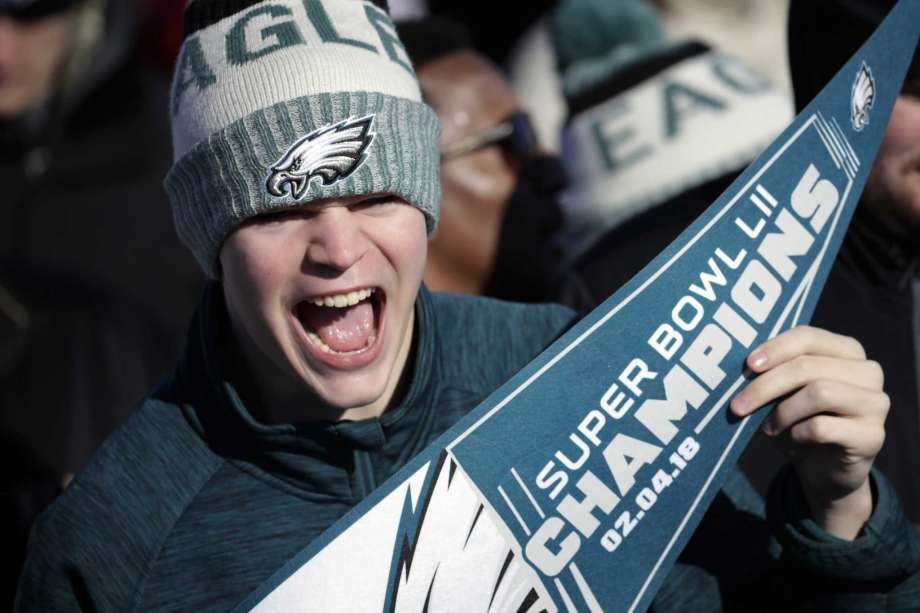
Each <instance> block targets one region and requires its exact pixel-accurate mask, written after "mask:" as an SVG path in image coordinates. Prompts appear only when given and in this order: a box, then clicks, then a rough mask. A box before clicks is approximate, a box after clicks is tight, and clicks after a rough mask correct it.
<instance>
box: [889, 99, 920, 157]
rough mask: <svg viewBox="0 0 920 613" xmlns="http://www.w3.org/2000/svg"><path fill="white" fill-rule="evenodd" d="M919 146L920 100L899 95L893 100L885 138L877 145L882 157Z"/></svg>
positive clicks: (902, 153) (903, 152)
mask: <svg viewBox="0 0 920 613" xmlns="http://www.w3.org/2000/svg"><path fill="white" fill-rule="evenodd" d="M918 147H920V100H918V99H913V98H908V97H904V96H901V97H899V98H898V99H897V101H896V102H895V106H894V109H893V110H892V112H891V120H890V121H889V122H888V128H887V129H886V130H885V138H884V139H883V140H882V144H881V146H880V147H879V157H880V158H882V159H887V158H893V157H899V156H902V155H904V154H905V153H907V152H908V151H911V150H914V151H916V150H917V149H918Z"/></svg>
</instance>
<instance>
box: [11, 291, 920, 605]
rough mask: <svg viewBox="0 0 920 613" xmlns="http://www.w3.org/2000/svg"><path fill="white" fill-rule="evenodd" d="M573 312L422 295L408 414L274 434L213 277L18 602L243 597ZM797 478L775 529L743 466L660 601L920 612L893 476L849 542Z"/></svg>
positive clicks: (913, 544) (78, 488)
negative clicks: (165, 364)
mask: <svg viewBox="0 0 920 613" xmlns="http://www.w3.org/2000/svg"><path fill="white" fill-rule="evenodd" d="M574 319H575V316H574V314H573V312H571V311H569V310H568V309H565V308H563V307H559V306H555V305H519V304H512V303H505V302H499V301H494V300H488V299H481V298H472V297H461V296H451V295H437V294H436V295H432V294H429V293H428V292H427V291H426V290H425V288H422V289H421V291H420V293H419V297H418V300H417V302H416V334H415V337H414V338H415V340H414V347H413V356H414V357H413V360H412V361H411V362H410V364H411V366H410V368H411V369H412V371H411V380H410V382H409V384H408V386H407V388H406V391H405V395H404V397H403V398H402V400H401V402H400V404H399V406H397V407H395V408H394V409H392V410H390V411H388V412H386V413H385V414H384V415H383V416H381V417H380V418H379V419H368V420H362V421H356V422H340V423H309V424H297V425H275V426H267V425H264V424H261V423H259V422H258V421H256V419H255V418H254V417H253V416H252V414H251V413H250V412H249V411H248V410H247V409H246V407H245V406H244V405H243V403H242V401H241V400H240V397H239V396H238V395H237V393H236V391H235V387H234V384H233V382H232V381H231V380H229V376H228V374H227V373H229V372H230V369H228V368H225V364H224V362H223V360H224V356H228V355H232V353H231V352H228V351H224V350H223V349H222V347H223V346H224V345H225V343H226V342H227V339H228V334H229V325H228V321H227V315H226V311H225V306H224V303H223V297H222V294H221V292H220V291H219V288H217V287H216V286H212V287H211V288H210V289H209V290H208V292H207V293H206V295H205V297H204V299H203V301H202V304H201V306H200V308H199V311H198V314H197V315H196V318H195V321H194V322H193V325H192V327H191V330H190V333H189V339H188V345H187V348H186V354H185V357H184V358H183V360H182V362H181V363H180V365H179V367H178V368H177V370H176V372H175V374H174V376H173V377H172V379H171V380H170V381H168V382H167V383H166V384H165V385H164V386H162V387H161V388H160V389H159V390H158V391H156V392H155V393H154V394H152V395H151V396H150V397H148V398H147V399H145V400H144V401H143V402H142V403H141V405H140V406H139V407H138V408H137V409H136V410H135V412H134V413H133V414H132V416H131V417H130V418H129V420H128V421H127V422H126V423H125V424H124V425H123V426H122V427H121V429H120V430H118V431H117V432H116V433H115V434H114V435H113V436H111V437H110V438H109V439H108V440H107V441H106V443H105V444H104V445H103V446H102V447H101V448H100V449H99V451H98V452H97V454H96V456H95V457H94V459H93V461H92V462H91V464H90V465H89V467H88V468H87V469H86V470H85V471H84V472H82V473H81V474H80V475H78V476H77V477H76V479H74V481H73V483H72V484H71V485H70V487H69V488H68V489H67V490H66V491H65V492H64V494H63V495H62V496H61V497H60V498H59V499H58V500H57V502H56V503H55V504H54V505H52V507H51V508H50V509H49V510H48V511H47V512H46V513H45V514H44V515H43V516H42V517H41V519H40V520H39V522H38V523H37V525H36V527H35V530H34V532H33V536H32V541H31V545H30V552H29V559H28V561H27V564H26V569H25V571H24V573H23V576H22V578H21V580H20V588H19V596H18V602H17V609H18V610H21V611H33V610H36V611H37V610H40V611H47V610H68V609H78V608H79V609H87V610H101V611H120V612H122V611H149V610H175V609H182V610H195V611H197V612H199V613H200V612H203V611H223V610H227V609H229V608H231V607H233V606H234V605H236V604H237V603H239V602H240V601H242V600H243V599H244V598H245V597H246V596H247V595H248V594H249V593H250V592H251V591H253V590H254V589H255V588H256V587H258V586H259V585H260V584H261V583H262V582H263V581H265V580H266V579H267V578H268V577H269V576H270V575H272V574H273V573H274V572H275V571H276V570H278V569H279V568H280V567H281V566H282V565H283V564H284V563H285V562H287V561H288V560H289V559H290V558H292V557H293V556H294V555H295V554H296V553H297V552H299V551H300V550H301V549H302V548H303V547H304V546H306V545H307V544H308V543H310V541H311V540H313V539H314V538H315V537H316V536H318V535H319V534H320V533H321V532H323V531H324V530H325V529H326V528H328V527H329V526H330V525H331V524H332V523H333V522H335V521H336V520H337V519H338V518H339V517H341V516H342V515H344V514H345V513H346V512H347V511H348V510H349V509H351V508H352V507H353V506H354V505H355V504H357V503H358V502H359V501H361V500H362V499H363V498H364V497H365V496H367V494H368V493H369V492H371V491H372V490H373V489H374V488H376V487H377V486H378V485H380V484H381V483H383V481H384V480H385V479H387V478H388V477H389V476H390V475H392V474H393V473H395V472H396V471H397V470H398V469H399V468H400V467H402V466H403V465H404V464H405V463H406V462H407V461H408V460H409V459H410V458H411V457H413V456H414V455H415V454H417V453H418V452H419V451H421V450H422V449H423V448H424V447H425V446H426V445H427V444H428V443H429V442H430V441H432V440H433V439H434V438H436V437H437V436H438V435H439V434H441V433H442V432H444V431H445V430H447V429H448V428H449V427H450V426H451V425H453V424H454V423H455V422H456V421H457V420H458V419H459V418H460V417H462V416H463V415H464V414H466V413H467V412H468V411H469V410H471V409H472V408H473V407H475V406H476V405H477V404H478V403H479V402H480V401H481V400H482V399H484V398H485V397H486V396H487V395H488V394H489V393H490V392H491V391H493V390H494V389H495V388H497V387H498V386H499V385H500V384H501V383H503V382H504V381H505V380H506V379H508V378H509V377H510V376H511V375H512V374H514V373H515V372H516V371H517V370H518V369H520V368H521V367H522V366H524V365H525V364H526V363H527V362H528V361H530V360H531V359H532V358H533V357H535V356H536V355H537V354H538V353H539V352H540V351H541V350H542V349H543V348H544V347H545V346H547V345H548V344H549V343H550V342H551V341H552V340H554V339H555V338H556V337H558V336H559V335H560V334H561V333H562V332H564V331H565V330H566V329H567V328H568V327H569V326H570V325H571V324H572V323H573V321H574ZM784 474H785V475H786V477H784V478H783V479H782V480H781V483H780V485H779V486H778V487H776V488H775V492H774V494H775V495H774V496H773V497H772V498H774V499H775V500H774V501H772V502H771V505H770V507H771V516H772V533H773V536H774V537H775V538H774V539H773V540H772V541H771V537H770V534H771V528H770V527H769V526H768V523H767V522H766V521H765V519H764V509H763V504H762V502H761V501H760V499H759V498H758V497H757V495H756V494H755V493H754V492H753V490H752V489H751V488H750V486H749V485H748V484H747V482H746V481H745V480H744V478H743V477H741V476H740V474H739V473H734V474H733V475H732V476H731V477H730V479H729V480H728V482H727V483H726V485H725V486H724V488H723V490H722V491H721V492H720V494H719V495H718V496H717V497H716V500H715V502H714V504H713V506H712V507H711V509H710V511H709V512H708V513H707V515H706V517H705V518H704V520H703V522H702V523H701V525H700V527H699V529H698V530H697V532H696V533H695V535H694V537H693V539H691V542H690V544H689V546H688V547H687V549H686V550H685V551H684V553H683V555H682V556H681V558H680V561H679V563H678V565H677V566H676V567H675V568H674V569H673V570H672V571H671V574H670V575H669V576H668V578H667V580H666V582H665V584H664V586H663V587H662V589H661V590H660V592H659V594H658V597H657V599H656V601H655V604H654V606H653V608H654V610H656V611H657V610H662V611H665V610H669V611H670V610H675V611H676V610H680V611H694V610H699V611H713V610H720V609H732V608H743V609H745V610H749V609H750V608H751V607H752V606H753V605H757V606H761V605H762V606H764V607H766V608H773V607H778V606H784V607H785V608H791V607H790V606H789V605H788V604H786V603H792V604H797V605H809V606H814V607H815V608H816V609H824V610H826V609H827V607H828V606H834V607H843V606H845V605H853V606H859V607H860V609H858V610H863V609H865V608H869V609H873V610H878V609H880V608H884V607H885V606H886V605H887V606H889V607H894V606H900V607H901V608H905V609H906V608H909V607H910V606H911V605H913V606H914V607H917V608H920V579H918V577H917V572H918V571H917V569H918V568H920V544H918V540H917V536H916V535H915V534H914V533H913V531H912V529H911V528H910V526H909V525H908V523H907V522H906V520H905V519H904V517H903V514H902V513H901V511H900V507H899V506H898V503H897V500H896V499H895V498H894V497H893V496H892V494H891V490H890V488H889V486H888V485H887V484H886V483H885V482H884V481H883V480H882V479H881V478H876V479H875V492H876V509H875V512H874V514H873V516H872V518H871V520H870V522H869V523H868V524H867V526H866V528H865V530H864V534H863V535H862V536H860V538H858V539H857V540H856V541H854V542H852V543H850V542H844V541H839V540H837V539H834V538H833V537H831V536H829V535H827V534H825V533H823V532H822V531H821V530H819V529H818V528H817V527H816V526H815V525H814V523H813V522H810V521H809V520H807V519H806V517H807V515H805V514H803V513H802V507H801V504H802V503H801V500H800V494H799V493H798V492H797V489H796V488H797V485H796V482H795V480H794V478H792V477H791V473H789V472H787V473H784ZM771 543H772V544H771ZM780 544H782V545H781V546H780ZM356 580H360V578H356Z"/></svg>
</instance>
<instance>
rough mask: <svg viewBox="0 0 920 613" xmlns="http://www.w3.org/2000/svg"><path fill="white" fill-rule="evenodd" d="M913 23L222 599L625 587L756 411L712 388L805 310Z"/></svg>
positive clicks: (543, 600)
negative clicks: (572, 319)
mask: <svg viewBox="0 0 920 613" xmlns="http://www.w3.org/2000/svg"><path fill="white" fill-rule="evenodd" d="M918 27H920V2H917V1H916V0H902V1H901V2H900V3H899V4H898V5H897V6H895V8H894V9H893V10H892V12H891V13H890V14H889V16H888V17H887V18H886V20H885V21H884V22H883V24H882V25H881V26H880V27H879V29H878V31H877V32H876V33H875V34H874V35H873V36H872V37H871V38H870V39H869V41H867V42H866V44H865V45H864V46H863V47H862V48H861V49H860V50H859V51H858V52H857V53H856V54H855V55H854V56H853V58H852V59H851V60H850V61H849V62H848V63H847V64H846V65H845V66H844V67H843V68H842V69H841V70H840V72H839V73H838V74H837V76H836V77H835V78H834V79H833V80H832V81H831V82H830V83H829V84H828V85H827V86H826V87H825V88H824V90H822V92H821V93H820V94H819V95H818V96H817V98H816V99H815V100H814V101H813V102H812V103H811V104H810V105H809V106H808V107H806V108H805V110H804V111H803V112H802V113H801V114H800V115H799V116H798V117H797V118H796V119H795V120H794V121H793V122H792V124H791V125H790V126H789V127H788V128H786V130H785V131H784V132H783V133H782V134H781V135H780V136H779V137H778V138H777V139H776V140H775V141H774V142H773V143H772V144H771V145H770V146H769V147H768V148H767V149H766V150H765V151H764V152H763V153H762V154H761V155H760V157H758V159H757V160H755V162H754V163H753V164H751V166H750V167H749V168H748V169H747V170H746V171H745V172H744V173H743V174H742V175H741V176H740V177H739V178H738V179H737V180H736V181H735V182H734V183H733V184H732V186H731V187H730V188H729V189H728V190H727V191H726V192H725V193H724V194H723V195H722V196H721V197H720V198H719V199H718V200H717V201H716V202H715V203H714V204H713V205H712V206H710V208H709V209H708V210H707V211H706V212H705V213H704V214H703V215H702V216H701V217H700V218H699V219H698V220H697V221H696V222H695V223H694V224H692V225H691V226H690V227H689V228H688V229H687V230H686V231H685V232H683V233H682V234H681V235H680V237H679V238H678V239H677V240H676V241H675V242H674V243H673V244H672V245H670V246H669V247H668V248H667V249H666V250H665V251H664V252H663V253H662V254H660V255H659V256H658V257H657V258H656V259H655V260H654V261H653V262H652V263H650V264H649V265H648V266H647V267H646V268H645V269H644V270H643V271H642V272H641V273H640V274H638V275H637V276H636V277H635V278H634V279H633V280H632V281H630V282H629V283H628V284H627V285H626V286H624V287H623V288H622V289H621V290H620V291H618V292H617V293H616V294H614V296H612V297H611V298H609V299H608V300H607V301H606V302H604V303H603V304H602V305H601V306H599V307H598V308H597V309H595V310H594V311H593V312H592V313H591V314H590V315H588V316H587V317H586V318H585V319H584V320H582V321H581V322H580V323H579V324H578V325H576V326H575V327H574V328H573V329H572V330H570V331H569V332H568V333H567V334H565V335H564V336H563V337H562V338H560V339H559V340H558V341H557V342H556V343H554V344H553V345H552V346H551V347H550V348H549V349H547V350H546V351H545V352H544V353H543V354H541V355H540V356H539V357H538V358H537V359H536V360H534V361H533V362H532V363H531V364H529V365H528V366H527V367H526V368H524V369H523V370H522V371H521V372H520V373H518V374H517V375H516V376H515V377H514V378H512V379H511V380H510V381H509V382H508V383H506V384H505V385H503V386H502V387H501V388H499V389H498V390H497V391H496V392H494V393H493V394H492V395H491V396H489V398H488V399H487V400H486V401H485V402H483V403H482V404H481V405H480V406H479V407H477V408H476V409H475V410H473V411H472V412H471V413H470V414H469V415H468V416H467V417H465V418H464V419H463V420H461V421H460V422H458V423H457V424H456V425H455V426H454V427H453V428H451V430H449V431H448V432H447V433H445V434H444V435H443V436H442V437H440V438H439V439H438V440H437V441H435V442H434V443H433V444H432V445H430V446H429V447H428V448H427V449H426V450H425V451H424V452H423V453H421V454H420V455H419V456H417V457H416V458H415V459H414V460H412V461H411V462H410V463H409V464H408V465H407V466H406V467H404V468H403V469H402V470H401V471H400V472H399V473H397V475H395V476H394V477H393V478H392V479H390V480H389V481H388V482H387V483H386V484H384V486H382V487H381V488H379V489H378V490H377V491H375V492H374V493H373V494H372V495H371V496H370V497H369V498H368V499H367V500H365V501H364V502H363V503H361V504H360V505H358V506H357V507H356V508H355V509H353V510H352V511H351V512H350V513H349V514H348V515H346V516H345V517H344V518H343V519H342V520H340V521H339V522H338V523H336V524H335V525H334V526H333V527H332V528H330V529H329V530H328V531H327V532H326V533H324V534H323V536H321V537H320V538H318V539H316V541H314V542H313V543H311V544H310V545H309V546H308V547H307V548H306V549H304V550H303V551H302V552H301V553H300V554H299V555H298V556H297V557H296V558H295V559H293V560H291V561H290V562H289V563H288V564H287V565H286V566H285V567H284V568H282V569H280V570H279V571H278V572H277V573H276V574H275V576H274V577H273V578H272V579H271V580H269V581H268V582H267V583H266V584H265V585H263V586H262V587H261V588H260V589H259V590H257V591H256V592H255V593H254V594H252V595H251V596H250V598H249V599H247V600H246V602H244V603H243V604H242V605H240V609H251V608H255V609H258V610H289V609H291V608H303V605H304V603H305V602H307V603H310V607H311V608H315V609H316V610H335V611H351V610H354V611H369V610H387V611H394V610H400V611H402V610H407V611H421V610H426V609H428V608H429V607H430V608H431V609H432V610H439V609H443V608H445V607H447V608H454V609H457V608H459V609H463V610H509V609H510V610H522V611H527V610H534V611H536V610H543V609H546V610H550V611H552V610H594V611H597V610H628V611H635V610H644V609H645V608H647V607H648V605H649V603H650V602H651V601H652V598H653V597H654V595H655V593H656V591H657V589H658V588H659V587H660V585H661V582H662V581H663V580H664V577H665V576H666V574H667V572H668V570H669V569H670V568H671V566H672V565H673V563H674V561H675V559H676V557H677V555H678V553H679V552H680V551H681V549H682V548H683V546H684V545H685V544H686V542H687V540H688V538H689V537H690V535H691V534H692V533H693V530H694V528H695V527H696V525H697V524H698V523H699V521H700V519H701V517H702V515H703V513H704V511H705V510H706V509H707V507H708V505H709V503H710V502H711V501H712V498H713V497H714V496H715V494H716V492H717V491H718V490H719V488H720V485H721V484H722V482H723V481H724V479H725V478H726V476H727V473H728V470H729V469H730V467H732V465H733V464H734V461H735V459H736V458H737V456H738V455H739V454H740V453H741V451H742V449H743V448H744V445H745V443H746V442H747V441H748V440H749V439H750V437H751V435H752V434H753V432H754V431H755V429H756V428H757V426H758V424H759V423H760V422H761V421H762V419H763V418H764V416H765V414H766V413H765V412H764V411H758V412H755V413H750V414H747V416H746V417H744V418H741V419H738V418H735V417H733V416H732V415H731V414H730V413H729V411H728V404H729V402H730V401H731V400H732V398H734V397H736V396H737V395H738V394H739V393H740V392H741V391H742V390H744V389H745V388H746V387H747V386H748V384H749V382H750V375H749V374H746V373H745V360H746V358H747V357H748V354H749V353H750V351H751V350H752V349H754V348H755V347H757V346H759V345H760V344H762V343H763V342H764V341H766V340H767V339H770V338H772V337H775V336H776V335H778V334H779V333H781V332H783V331H785V330H788V329H789V328H792V327H794V326H797V325H800V324H803V323H806V322H807V321H808V318H809V317H810V315H811V313H812V311H813V309H814V305H815V302H816V300H817V298H818V294H819V292H820V288H821V287H822V285H823V283H824V280H825V278H826V275H827V273H828V270H829V268H830V266H831V263H832V261H833V259H834V256H835V254H836V252H837V249H838V247H839V245H840V242H841V240H842V238H843V235H844V233H845V230H846V227H847V224H848V222H849V220H850V217H851V216H852V213H853V210H854V208H855V206H856V203H857V200H858V198H859V194H860V192H861V190H862V187H863V184H864V182H865V179H866V176H867V174H868V172H869V168H870V167H871V165H872V160H873V159H874V156H875V153H876V150H877V148H878V145H879V143H880V141H881V138H882V135H883V133H884V130H885V126H886V123H887V119H888V116H889V114H890V112H891V108H892V106H893V104H894V100H895V98H896V96H897V95H898V93H899V91H900V87H901V83H902V80H903V77H904V74H905V72H906V69H907V66H908V63H909V62H910V59H911V56H912V55H913V53H914V49H915V47H916V44H917V35H918ZM346 586H347V588H346Z"/></svg>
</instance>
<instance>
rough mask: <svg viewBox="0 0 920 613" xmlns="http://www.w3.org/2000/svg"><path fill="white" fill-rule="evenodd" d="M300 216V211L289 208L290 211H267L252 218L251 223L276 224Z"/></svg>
mask: <svg viewBox="0 0 920 613" xmlns="http://www.w3.org/2000/svg"><path fill="white" fill-rule="evenodd" d="M299 214H302V212H301V211H300V209H296V208H290V209H276V210H274V211H268V212H267V213H260V214H259V215H256V216H255V217H253V218H252V222H253V223H259V224H263V223H264V224H270V223H278V222H280V221H284V220H286V219H293V218H294V217H296V216H297V215H299Z"/></svg>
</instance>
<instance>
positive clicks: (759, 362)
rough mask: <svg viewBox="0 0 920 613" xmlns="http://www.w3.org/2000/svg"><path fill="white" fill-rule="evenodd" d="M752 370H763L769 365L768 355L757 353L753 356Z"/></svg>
mask: <svg viewBox="0 0 920 613" xmlns="http://www.w3.org/2000/svg"><path fill="white" fill-rule="evenodd" d="M749 362H750V364H751V368H761V367H763V366H766V365H767V354H766V353H765V352H763V351H759V350H758V351H755V352H754V353H752V354H751V357H750V360H749Z"/></svg>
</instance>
